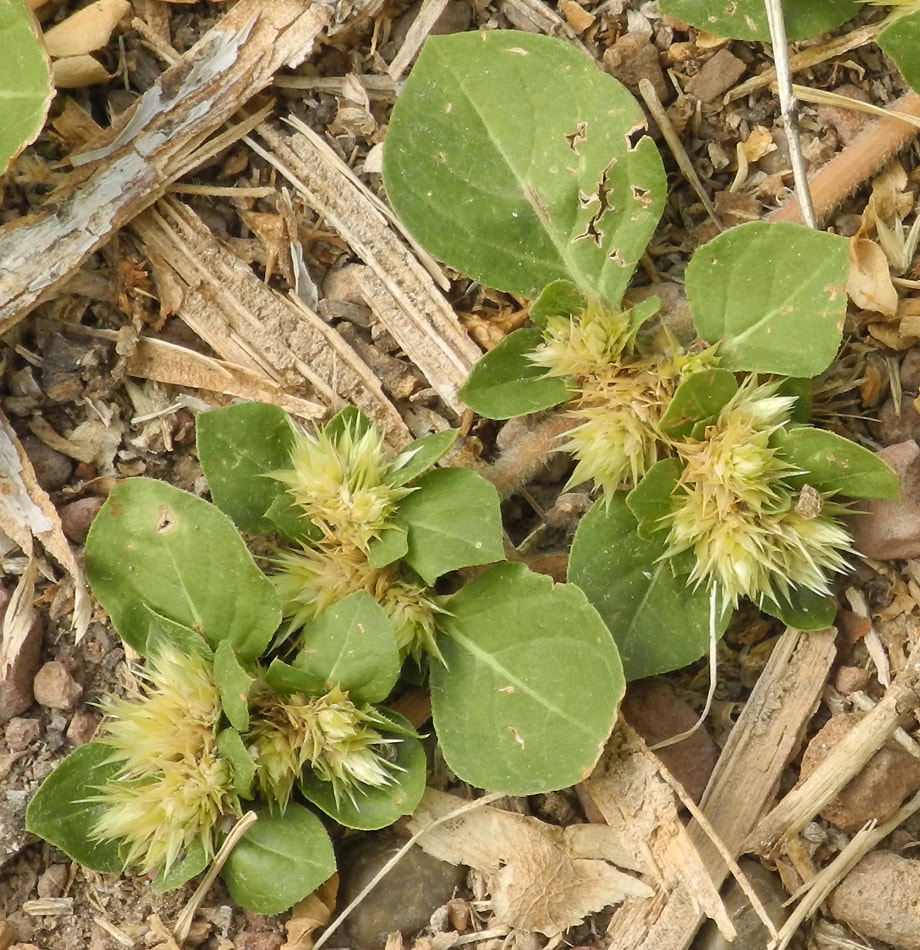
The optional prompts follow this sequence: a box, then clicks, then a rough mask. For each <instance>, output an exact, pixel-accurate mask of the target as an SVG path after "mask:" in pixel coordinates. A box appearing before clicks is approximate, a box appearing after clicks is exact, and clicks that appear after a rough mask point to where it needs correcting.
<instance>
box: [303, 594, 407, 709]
mask: <svg viewBox="0 0 920 950" xmlns="http://www.w3.org/2000/svg"><path fill="white" fill-rule="evenodd" d="M298 643H299V645H300V651H299V652H298V654H297V656H296V657H295V658H294V660H293V661H292V664H291V665H292V666H293V667H294V669H296V670H299V671H300V672H302V673H306V674H308V675H309V676H311V677H316V678H317V679H322V681H323V682H324V683H325V686H326V688H327V689H330V688H332V687H333V686H341V687H342V689H344V690H347V691H348V693H349V695H350V697H351V698H352V699H353V700H354V701H355V702H361V703H379V702H380V701H381V700H382V699H386V697H387V696H389V694H390V691H391V690H392V689H393V687H394V686H395V685H396V680H397V679H399V667H400V661H399V648H398V646H397V645H396V637H395V635H394V633H393V627H392V626H391V625H390V621H389V619H388V618H387V615H386V614H385V613H384V611H383V608H382V607H381V606H380V604H378V603H377V601H376V600H374V598H373V597H371V595H370V594H368V593H366V592H365V591H363V590H362V591H357V592H356V593H354V594H349V595H348V596H347V597H343V598H342V599H341V600H338V601H336V602H335V603H334V604H331V605H330V606H328V607H326V609H325V610H323V611H321V612H320V614H319V616H318V617H316V619H315V620H311V621H310V622H309V623H308V624H306V625H305V626H304V627H303V628H302V629H301V631H300V633H299V634H298Z"/></svg>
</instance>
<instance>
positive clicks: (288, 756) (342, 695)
mask: <svg viewBox="0 0 920 950" xmlns="http://www.w3.org/2000/svg"><path fill="white" fill-rule="evenodd" d="M252 723H253V724H252V728H251V729H250V731H249V734H248V741H249V742H250V744H251V747H252V750H253V752H254V754H255V758H256V778H257V781H258V783H259V787H260V788H261V790H262V793H263V794H264V795H265V796H266V798H268V800H269V801H270V802H272V803H274V804H275V805H277V806H279V807H280V808H281V809H282V810H283V809H284V808H285V807H286V806H287V803H288V800H289V798H290V796H291V791H292V790H293V787H294V783H295V782H296V781H297V779H298V778H299V777H300V775H301V773H302V772H303V770H304V769H305V768H307V767H309V768H311V769H313V771H314V772H315V773H316V774H317V775H318V776H319V778H321V779H322V780H323V781H327V782H330V783H331V784H332V790H333V792H334V794H335V797H336V800H337V801H338V800H339V799H340V798H341V797H342V795H347V796H348V797H349V798H350V799H351V800H352V801H353V802H354V795H355V792H356V791H360V786H362V785H368V786H371V787H379V786H382V785H389V784H390V782H391V781H392V780H393V773H394V771H398V766H396V765H394V764H393V763H392V762H390V761H389V760H388V759H387V758H386V755H385V749H386V747H387V745H389V744H391V743H393V742H398V741H399V740H398V739H394V738H385V737H384V736H383V735H382V734H381V732H380V731H379V730H380V729H381V728H382V729H384V730H385V729H386V728H387V726H388V725H389V724H388V722H387V720H385V719H384V718H383V717H382V716H381V715H380V713H378V712H377V711H376V710H375V709H373V707H371V706H366V705H365V706H359V705H357V704H355V703H353V702H352V701H351V700H350V699H349V698H348V694H347V693H346V692H345V691H344V690H342V689H339V688H338V687H336V688H334V689H332V690H330V691H329V692H328V693H326V694H325V695H323V696H315V697H308V696H306V695H304V694H303V693H292V694H290V695H289V696H281V695H279V694H277V693H275V692H273V691H271V690H268V689H266V690H264V691H263V692H262V694H261V695H257V696H256V701H255V715H254V717H253V720H252ZM390 728H392V727H390Z"/></svg>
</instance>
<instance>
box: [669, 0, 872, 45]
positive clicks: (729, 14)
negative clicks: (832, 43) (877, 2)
mask: <svg viewBox="0 0 920 950" xmlns="http://www.w3.org/2000/svg"><path fill="white" fill-rule="evenodd" d="M658 6H659V7H660V8H661V11H662V13H668V14H670V15H671V16H675V17H678V18H679V19H681V20H685V21H686V22H687V23H690V24H692V25H693V26H695V27H697V29H700V30H706V32H707V33H715V34H716V35H717V36H730V37H731V38H732V39H736V40H761V41H767V42H769V40H770V27H769V24H768V22H767V14H766V12H765V10H764V3H763V0H732V2H731V3H728V2H721V0H718V2H715V3H714V2H713V0H659V3H658ZM858 9H859V6H858V5H857V4H856V3H854V2H853V0H783V19H784V21H785V24H786V35H787V36H788V37H789V39H790V40H804V39H808V38H809V37H812V36H817V35H818V34H819V33H825V32H826V31H827V30H832V29H834V27H836V26H840V24H841V23H846V21H847V20H849V19H851V18H852V17H853V16H855V15H856V13H857V11H858Z"/></svg>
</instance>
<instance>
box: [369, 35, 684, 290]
mask: <svg viewBox="0 0 920 950" xmlns="http://www.w3.org/2000/svg"><path fill="white" fill-rule="evenodd" d="M645 127H646V124H645V117H644V115H643V113H642V110H641V109H640V108H639V106H638V105H637V103H636V102H635V100H634V99H633V98H632V96H631V95H630V94H629V93H628V92H627V90H626V89H625V87H623V86H622V85H621V84H620V83H619V82H617V81H616V80H615V79H613V77H611V76H609V75H607V74H605V73H603V72H601V71H600V70H599V69H598V68H597V66H596V65H595V64H594V62H593V61H592V60H591V59H590V58H589V57H587V56H585V55H584V54H583V53H582V52H581V51H580V50H578V49H576V48H575V47H574V46H572V45H571V44H569V43H565V42H563V41H561V40H558V39H553V38H550V37H546V36H539V35H534V34H530V33H522V32H517V31H511V30H507V31H506V30H488V31H481V32H471V33H456V34H454V35H452V36H433V37H430V38H429V39H428V41H427V42H426V43H425V46H424V47H423V48H422V51H421V53H420V54H419V57H418V60H417V62H416V64H415V66H414V67H413V69H412V72H411V74H410V75H409V78H408V79H407V80H406V83H405V86H404V87H403V89H402V91H401V93H400V95H399V98H398V99H397V101H396V105H395V106H394V108H393V114H392V117H391V119H390V124H389V127H388V130H387V138H386V142H385V144H384V154H383V177H384V183H385V186H386V191H387V195H388V196H389V198H390V201H391V202H392V204H393V207H394V208H395V209H396V212H397V214H399V216H400V217H401V218H402V220H403V222H404V223H405V224H406V226H407V227H408V228H409V230H410V231H411V232H412V233H413V234H414V236H415V237H416V238H417V239H418V241H419V242H420V243H421V244H422V245H423V246H424V247H426V248H427V249H428V250H430V251H431V252H432V253H433V254H435V255H436V256H438V257H440V258H441V259H442V260H443V261H445V262H446V263H447V264H449V265H450V266H451V267H454V268H456V269H457V270H459V271H462V272H463V273H465V274H468V275H469V276H471V277H473V278H475V279H476V280H478V281H480V282H482V283H484V284H487V285H489V286H492V287H497V288H499V289H501V290H507V291H510V292H512V293H517V294H521V295H522V296H524V297H535V296H536V295H537V293H538V292H539V291H540V289H541V288H542V287H545V286H546V284H547V283H549V282H550V281H553V280H556V279H560V278H564V279H567V280H571V281H572V282H573V283H574V284H575V285H576V286H577V287H578V288H579V289H580V290H582V291H583V292H586V293H595V294H597V295H598V296H600V297H601V298H603V299H604V300H606V301H608V302H609V303H610V304H611V305H614V306H615V305H616V304H618V303H619V302H620V300H621V298H622V296H623V292H624V291H625V289H626V286H627V285H628V283H629V279H630V276H631V275H632V273H633V271H634V269H635V266H636V262H637V261H638V259H639V257H640V255H641V254H642V253H643V252H644V251H645V248H646V245H647V244H648V242H649V239H650V238H651V236H652V233H653V232H654V230H655V227H656V225H657V223H658V219H659V218H660V216H661V212H662V209H663V207H664V200H665V197H666V194H667V187H666V181H665V177H664V170H663V167H662V164H661V158H660V156H659V154H658V149H657V148H656V146H655V143H654V142H653V141H652V139H651V138H649V137H648V136H647V135H642V134H640V133H641V132H642V131H643V130H644V129H645Z"/></svg>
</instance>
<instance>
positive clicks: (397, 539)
mask: <svg viewBox="0 0 920 950" xmlns="http://www.w3.org/2000/svg"><path fill="white" fill-rule="evenodd" d="M408 550H409V535H408V533H407V532H406V529H405V528H403V527H400V526H398V525H391V526H389V527H387V528H384V529H383V531H381V532H380V535H379V536H378V537H377V538H374V540H372V541H371V543H370V545H369V547H368V551H367V563H368V564H370V566H371V567H376V568H381V567H386V566H387V565H388V564H392V563H393V562H394V561H398V560H399V559H400V558H401V557H405V556H406V552H407V551H408Z"/></svg>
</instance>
